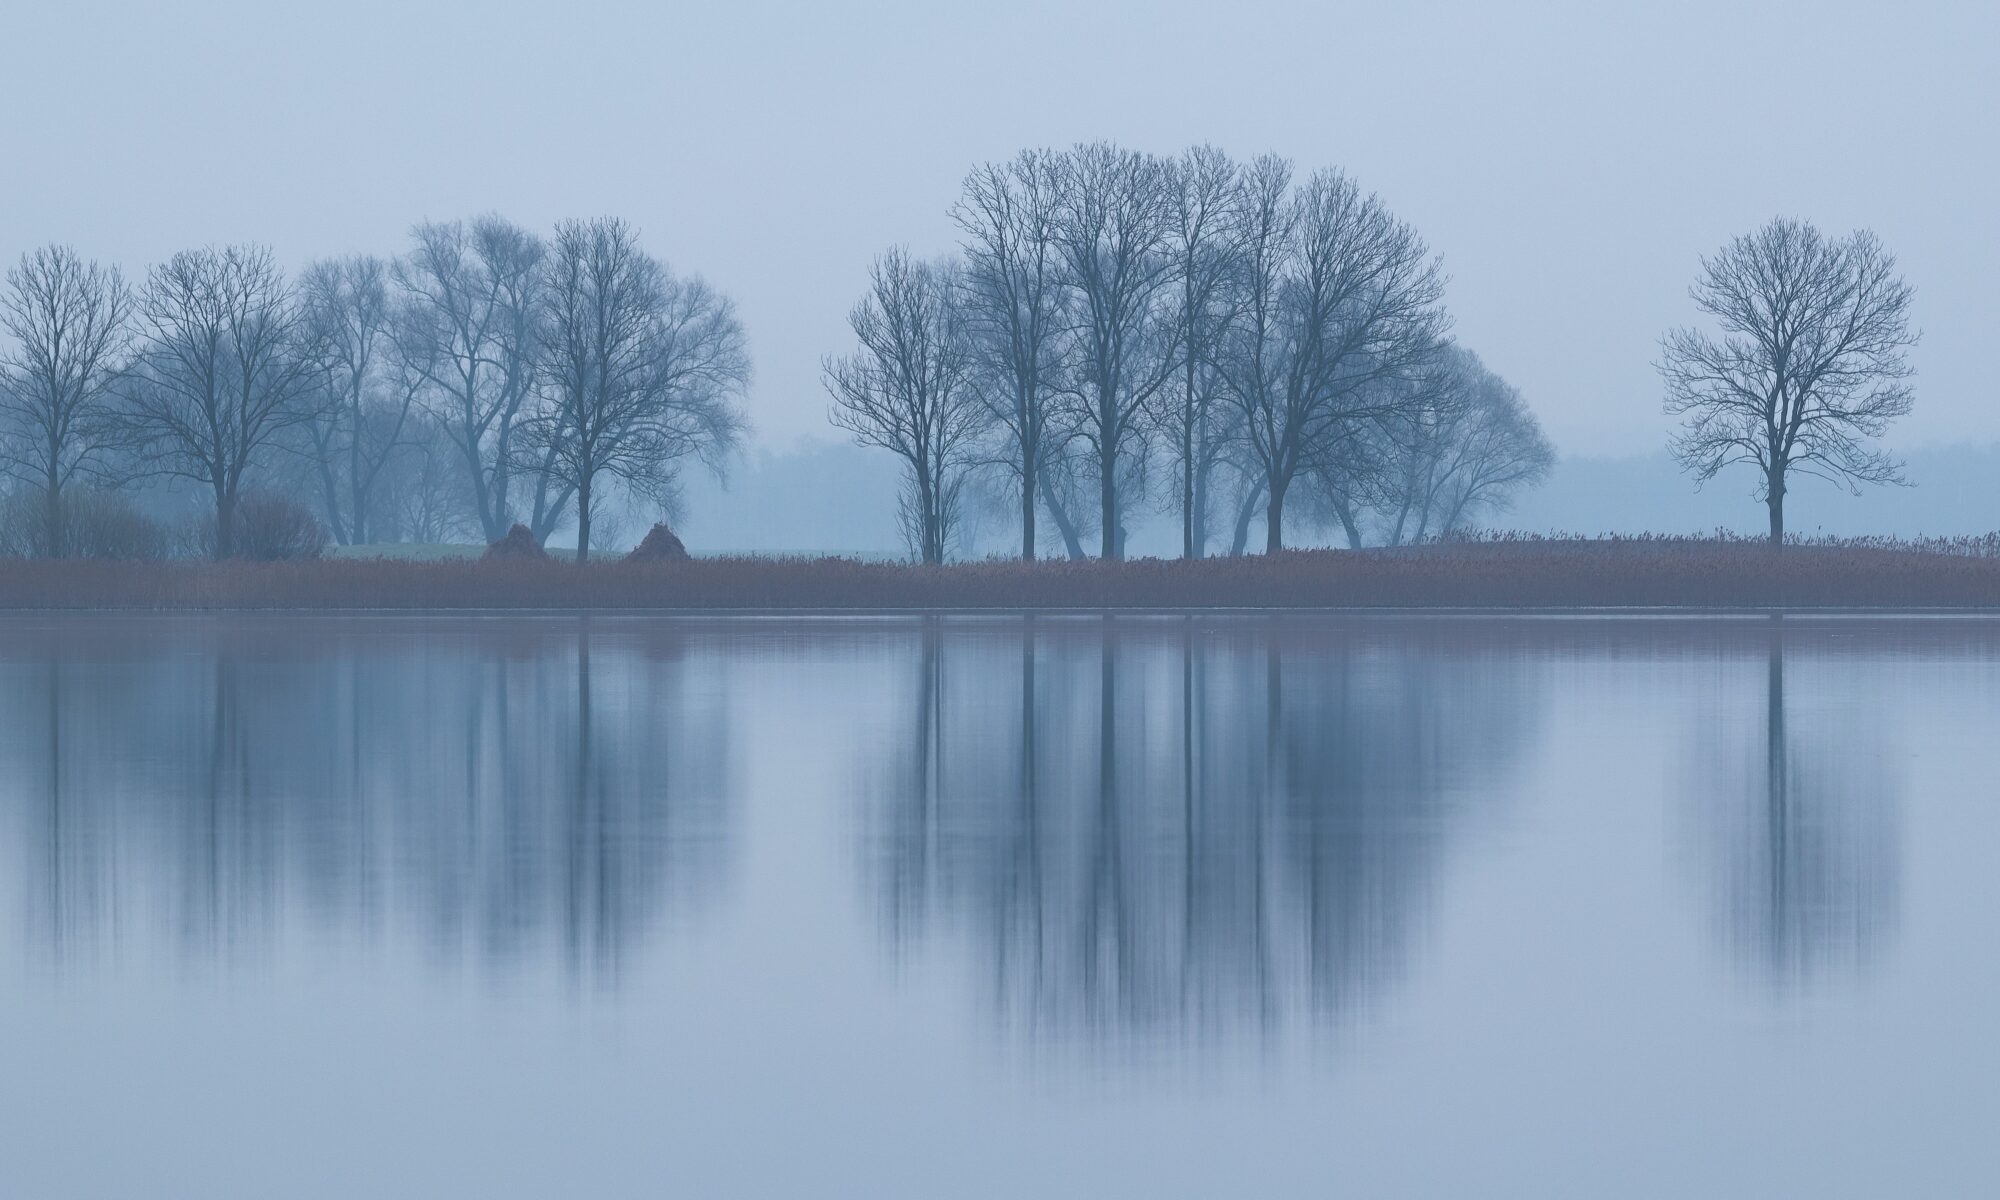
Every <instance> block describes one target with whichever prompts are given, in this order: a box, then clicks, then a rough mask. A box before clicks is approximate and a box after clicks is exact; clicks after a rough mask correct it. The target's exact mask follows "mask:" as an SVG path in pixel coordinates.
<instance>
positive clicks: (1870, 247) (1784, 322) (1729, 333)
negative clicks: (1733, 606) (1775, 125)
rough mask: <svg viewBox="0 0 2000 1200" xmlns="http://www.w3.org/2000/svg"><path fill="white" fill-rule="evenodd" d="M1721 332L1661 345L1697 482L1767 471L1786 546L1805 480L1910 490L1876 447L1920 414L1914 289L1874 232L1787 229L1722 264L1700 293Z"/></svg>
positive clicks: (1773, 227) (1772, 511) (1770, 232)
mask: <svg viewBox="0 0 2000 1200" xmlns="http://www.w3.org/2000/svg"><path fill="white" fill-rule="evenodd" d="M1689 294H1690V295H1691V296H1692V297H1693V299H1694V302H1695V305H1696V306H1697V307H1698V308H1700V309H1701V311H1702V312H1704V313H1706V314H1707V315H1708V316H1710V317H1712V318H1714V319H1715V321H1716V323H1717V324H1718V325H1719V326H1720V327H1721V330H1722V336H1721V337H1720V338H1716V337H1712V336H1710V335H1709V334H1707V333H1705V332H1702V331H1700V330H1696V329H1686V328H1684V329H1676V330H1674V331H1673V332H1671V333H1669V334H1667V336H1666V338H1665V339H1664V340H1663V341H1662V344H1661V356H1660V363H1659V370H1660V374H1661V376H1662V378H1663V379H1664V380H1665V382H1666V388H1667V398H1666V410H1667V412H1668V413H1669V414H1671V415H1674V416H1678V417H1681V418H1683V419H1684V421H1685V426H1684V428H1683V429H1682V430H1681V432H1680V433H1679V435H1678V436H1676V437H1675V439H1674V441H1673V451H1674V456H1675V457H1676V458H1678V459H1679V460H1680V462H1681V465H1682V466H1683V467H1684V468H1685V469H1686V470H1688V471H1689V472H1690V473H1692V474H1693V475H1694V477H1695V479H1696V480H1697V481H1700V482H1706V481H1707V480H1709V479H1712V478H1714V477H1715V475H1716V474H1717V473H1718V472H1720V471H1721V470H1722V469H1723V468H1724V467H1727V466H1729V465H1731V464H1733V463H1749V464H1751V465H1753V466H1755V467H1756V468H1757V472H1758V484H1757V495H1758V498H1759V499H1761V500H1763V501H1764V504H1765V507H1766V508H1767V509H1768V511H1769V516H1770V536H1771V543H1772V544H1773V545H1782V544H1783V543H1784V539H1785V495H1786V493H1787V491H1789V490H1790V478H1791V476H1792V475H1793V474H1795V473H1796V474H1801V475H1811V476H1817V477H1819V478H1823V479H1827V480H1830V481H1832V482H1834V483H1837V484H1840V485H1842V486H1844V487H1847V488H1848V489H1850V490H1851V491H1854V492H1855V493H1857V494H1858V493H1859V492H1860V489H1861V486H1862V485H1863V484H1870V483H1897V482H1901V481H1902V467H1901V464H1899V463H1898V462H1896V460H1895V459H1893V458H1891V457H1890V456H1889V455H1887V454H1886V453H1884V452H1882V451H1881V450H1879V449H1876V448H1874V447H1872V446H1870V445H1869V444H1868V443H1869V441H1870V440H1871V439H1874V438H1879V437H1881V436H1882V434H1883V433H1884V432H1885V431H1886V430H1887V429H1888V427H1889V423H1890V422H1892V421H1894V420H1895V419H1896V418H1897V417H1900V416H1903V415H1904V414H1905V413H1908V412H1909V411H1910V404H1911V401H1912V398H1913V392H1912V389H1911V386H1910V383H1909V379H1910V377H1911V375H1912V374H1914V370H1913V368H1912V367H1911V366H1910V361H1909V351H1910V349H1911V348H1912V347H1914V346H1915V345H1916V344H1917V337H1918V335H1917V334H1916V332H1915V331H1913V330H1912V329H1911V328H1910V325H1909V309H1910V298H1911V295H1912V292H1911V288H1910V286H1909V284H1907V283H1905V282H1904V281H1903V279H1902V277H1901V276H1899V275H1898V274H1897V273H1896V260H1895V257H1894V256H1893V255H1891V254H1890V253H1889V252H1888V251H1887V250H1886V249H1884V248H1883V246H1882V243H1881V241H1880V240H1879V239H1877V238H1876V236H1875V235H1874V234H1873V233H1870V232H1868V231H1866V230H1862V231H1859V232H1856V233H1852V234H1849V235H1848V236H1847V237H1844V238H1828V237H1826V236H1825V235H1824V234H1822V233H1820V231H1819V230H1818V229H1816V228H1814V227H1813V226H1812V225H1810V224H1808V223H1806V222H1804V221H1793V220H1783V219H1780V220H1774V221H1772V222H1770V223H1769V224H1767V225H1765V226H1764V227H1763V228H1762V229H1760V230H1758V231H1757V232H1756V233H1753V234H1749V235H1746V236H1744V237H1739V238H1737V239H1735V240H1734V241H1732V242H1730V243H1729V244H1728V245H1727V246H1724V247H1723V248H1722V250H1721V251H1720V252H1719V253H1717V254H1716V255H1715V256H1714V257H1713V258H1704V259H1703V260H1702V263H1701V276H1700V278H1699V279H1697V280H1696V281H1695V284H1694V287H1693V288H1692V289H1691V290H1690V293H1689Z"/></svg>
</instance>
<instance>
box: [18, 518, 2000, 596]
mask: <svg viewBox="0 0 2000 1200" xmlns="http://www.w3.org/2000/svg"><path fill="white" fill-rule="evenodd" d="M1265 607H1305V608H1314V607H1354V608H1385V607H1387V608H1623V607H1695V608H1897V609H1909V608H2000V539H1995V538H1986V539H1960V540H1956V541H1950V542H1890V541H1865V542H1831V541H1802V542H1799V543H1796V544H1793V545H1789V546H1787V547H1786V548H1785V549H1784V550H1783V551H1780V552H1775V553H1774V552H1773V551H1772V550H1771V549H1770V548H1769V547H1767V546H1765V545H1763V544H1762V543H1761V542H1758V541H1750V540H1743V539H1734V538H1724V537H1711V538H1672V537H1639V538H1600V539H1584V538H1562V537H1523V536H1518V535H1481V536H1477V537H1471V538H1459V539H1454V540H1452V541H1450V542H1447V543H1438V544H1433V545H1428V546H1421V547H1414V548H1409V549H1402V550H1371V551H1361V552H1341V551H1293V552H1288V553H1284V554H1278V555H1269V556H1266V555H1254V556H1250V557H1246V558H1236V559H1210V560H1206V561H1201V562H1182V561H1178V560H1158V559H1145V560H1140V561H1136V562H1128V563H1098V562H1040V563H1021V562H1013V561H992V562H978V563H965V564H959V565H953V566H946V567H921V566H910V565H902V564H894V563H877V562H862V561H858V560H855V559H845V558H822V559H810V558H718V559H695V560H691V561H687V562H666V563H646V564H629V563H619V562H606V563H598V564H591V565H589V566H584V567H577V566H574V565H572V564H569V563H565V562H561V561H547V562H535V561H517V562H478V561H429V562H420V561H397V560H389V559H377V560H367V561H357V560H353V559H347V560H320V561H314V562H299V563H264V564H260V563H222V564H212V563H114V562H30V561H20V560H15V561H7V562H0V608H5V609H15V610H21V609H128V610H132V609H170V610H199V609H294V610H305V609H463V608H486V609H677V610H696V609H736V610H795V611H796V610H830V609H831V610H838V609H858V610H884V609H1037V608H1039V609H1162V608H1194V609H1202V608H1265Z"/></svg>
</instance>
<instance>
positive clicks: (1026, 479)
mask: <svg viewBox="0 0 2000 1200" xmlns="http://www.w3.org/2000/svg"><path fill="white" fill-rule="evenodd" d="M1040 470H1041V463H1040V462H1039V461H1038V460H1037V457H1036V455H1035V447H1034V446H1033V445H1032V444H1029V445H1025V446H1023V447H1022V450H1021V558H1022V560H1023V561H1025V562H1033V561H1035V476H1036V474H1037V473H1038V472H1039V471H1040Z"/></svg>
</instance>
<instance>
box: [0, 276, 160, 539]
mask: <svg viewBox="0 0 2000 1200" xmlns="http://www.w3.org/2000/svg"><path fill="white" fill-rule="evenodd" d="M131 308H132V297H131V292H130V291H129V290H128V289H127V288H126V286H125V281H124V279H123V278H121V277H120V276H119V274H118V270H117V268H115V267H100V266H98V265H97V264H96V263H94V262H84V261H83V260H82V259H79V258H78V257H77V256H76V252H75V251H73V250H71V249H70V248H69V247H67V246H45V247H43V248H42V249H39V250H34V251H30V252H29V253H27V254H23V255H22V256H21V261H20V263H19V264H18V265H17V266H15V267H14V268H13V269H11V270H9V271H8V272H7V290H6V291H5V292H4V293H0V329H4V330H5V331H6V332H7V333H8V334H10V335H11V336H12V338H13V341H14V346H13V348H12V350H11V351H9V352H8V353H7V354H6V355H5V357H0V473H4V474H7V475H11V476H13V477H14V478H15V479H18V480H19V481H21V482H22V483H24V484H26V485H27V486H29V487H31V488H33V489H35V490H36V491H37V492H38V493H39V496H40V500H41V507H42V510H43V511H42V517H43V531H42V535H41V537H40V539H39V541H40V544H41V546H40V548H41V552H42V553H43V554H45V555H48V556H49V557H52V558H53V557H59V556H61V555H62V554H63V553H64V552H65V550H66V547H65V544H64V543H65V538H64V536H63V529H64V522H63V494H64V492H65V491H66V490H67V489H68V488H69V486H70V484H71V483H72V482H74V481H75V480H77V479H78V478H79V477H85V476H89V475H91V474H93V473H96V472H98V471H99V470H100V469H101V468H103V467H105V466H106V465H107V454H108V451H109V450H110V448H111V446H112V444H113V441H114V439H113V436H112V434H113V424H112V420H111V418H112V416H113V408H114V405H115V399H116V398H115V395H114V389H113V384H114V382H115V381H116V378H117V374H118V372H119V371H120V370H121V369H122V367H123V365H124V364H123V363H122V362H121V361H120V359H121V357H122V355H123V353H124V350H125V345H126V341H127V338H126V322H127V319H128V318H129V316H130V315H131Z"/></svg>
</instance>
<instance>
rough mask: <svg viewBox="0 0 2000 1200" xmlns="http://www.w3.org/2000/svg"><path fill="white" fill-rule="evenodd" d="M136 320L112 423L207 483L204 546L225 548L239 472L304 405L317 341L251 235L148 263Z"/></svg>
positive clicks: (147, 453) (314, 373)
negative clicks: (209, 498) (242, 241)
mask: <svg viewBox="0 0 2000 1200" xmlns="http://www.w3.org/2000/svg"><path fill="white" fill-rule="evenodd" d="M138 324H139V330H140V334H141V338H140V343H139V349H138V354H137V356H136V358H135V359H134V362H133V366H132V369H131V371H130V372H128V373H127V374H126V375H125V376H124V383H123V386H122V389H121V390H122V391H123V393H124V408H123V412H122V414H121V418H122V422H123V425H124V427H125V428H126V429H127V430H128V431H129V432H130V434H131V435H132V436H133V438H134V440H135V442H136V443H137V445H138V447H139V449H140V453H141V454H142V455H143V456H144V458H145V461H146V462H147V463H148V465H149V469H151V470H152V471H154V472H156V473H159V474H165V475H175V476H179V477H182V478H185V479H190V480H193V481H195V482H197V483H200V484H203V485H205V486H206V487H208V488H209V489H210V491H211V493H212V494H213V496H214V500H215V538H214V551H215V555H216V557H218V558H227V557H229V556H231V555H232V554H233V553H234V552H235V549H236V537H235V524H236V503H237V499H238V497H239V496H240V495H241V494H242V490H243V479H244V476H245V475H246V474H247V473H248V472H249V471H250V469H251V467H252V466H253V464H255V463H256V462H257V461H258V460H259V459H260V458H261V457H262V455H263V453H264V451H265V450H266V448H267V447H269V446H270V445H271V444H272V442H273V441H274V440H275V439H276V438H277V437H278V436H279V435H281V434H282V433H284V432H285V431H286V430H288V429H290V428H292V427H294V426H296V425H299V424H302V423H304V422H306V421H309V420H311V419H312V417H313V415H314V412H315V408H314V405H315V404H316V403H317V402H318V401H319V400H320V399H321V394H322V389H321V388H320V387H319V386H318V382H319V379H320V375H321V372H322V371H323V369H324V365H323V359H322V349H321V347H320V346H318V345H317V344H315V342H314V340H313V331H312V330H311V329H310V328H309V327H308V326H307V324H306V322H305V321H304V320H303V317H302V310H301V306H300V305H299V304H298V302H297V297H296V296H295V295H294V294H293V290H292V288H291V287H290V286H289V285H288V284H287V283H286V281H285V277H284V275H283V273H282V272H280V271H279V270H278V267H277V265H276V264H275V263H274V262H273V261H272V258H271V252H270V251H269V250H267V249H265V248H263V247H261V246H228V247H224V248H222V249H219V250H214V249H210V250H184V251H182V252H181V253H179V254H176V255H174V256H173V257H172V258H171V259H168V260H167V262H166V263H165V264H164V265H161V266H158V267H155V268H153V270H152V271H151V273H150V274H149V275H148V277H147V280H146V287H145V290H144V291H143V292H142V293H141V295H140V299H139V304H138Z"/></svg>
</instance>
